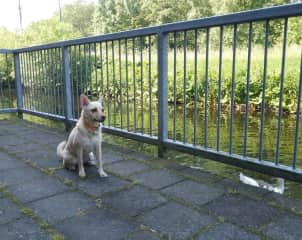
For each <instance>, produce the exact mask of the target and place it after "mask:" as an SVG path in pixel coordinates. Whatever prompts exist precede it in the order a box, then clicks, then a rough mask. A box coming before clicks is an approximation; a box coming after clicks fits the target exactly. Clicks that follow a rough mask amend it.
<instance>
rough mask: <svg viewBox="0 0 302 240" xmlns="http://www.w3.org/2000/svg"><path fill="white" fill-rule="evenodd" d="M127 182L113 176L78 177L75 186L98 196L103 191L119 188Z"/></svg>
mask: <svg viewBox="0 0 302 240" xmlns="http://www.w3.org/2000/svg"><path fill="white" fill-rule="evenodd" d="M78 178H79V177H78ZM127 184H129V182H127V181H125V180H122V179H120V178H118V177H115V176H108V177H106V178H101V177H99V176H97V177H95V178H88V179H80V180H78V181H77V183H76V185H75V186H76V187H77V188H79V189H81V190H82V191H84V192H86V193H88V194H90V195H93V196H100V195H102V194H104V193H108V192H114V191H117V190H120V189H122V188H124V187H125V186H127Z"/></svg>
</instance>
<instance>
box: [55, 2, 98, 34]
mask: <svg viewBox="0 0 302 240" xmlns="http://www.w3.org/2000/svg"><path fill="white" fill-rule="evenodd" d="M94 12H95V5H94V3H86V2H83V0H77V1H76V2H75V3H73V4H66V5H64V6H63V8H62V22H63V23H65V24H69V25H71V27H72V29H73V31H74V32H75V33H76V34H75V36H76V37H85V36H90V35H93V34H94V24H93V20H94ZM58 14H59V13H56V15H58Z"/></svg>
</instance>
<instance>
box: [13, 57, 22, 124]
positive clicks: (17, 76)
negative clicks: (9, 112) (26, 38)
mask: <svg viewBox="0 0 302 240" xmlns="http://www.w3.org/2000/svg"><path fill="white" fill-rule="evenodd" d="M14 70H15V79H16V80H15V81H16V95H17V110H18V118H20V119H23V112H22V109H23V90H22V82H21V71H20V57H19V53H14Z"/></svg>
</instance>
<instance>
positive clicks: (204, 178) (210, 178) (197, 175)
mask: <svg viewBox="0 0 302 240" xmlns="http://www.w3.org/2000/svg"><path fill="white" fill-rule="evenodd" d="M179 173H181V174H184V175H185V176H188V177H190V178H193V179H196V180H198V181H201V182H203V183H214V182H217V181H220V180H221V178H219V177H218V176H216V175H214V174H211V173H208V172H205V171H203V170H201V169H194V168H185V169H182V170H181V171H179Z"/></svg>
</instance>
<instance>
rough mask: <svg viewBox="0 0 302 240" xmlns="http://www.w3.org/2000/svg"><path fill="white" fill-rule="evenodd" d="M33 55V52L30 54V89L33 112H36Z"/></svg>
mask: <svg viewBox="0 0 302 240" xmlns="http://www.w3.org/2000/svg"><path fill="white" fill-rule="evenodd" d="M32 53H33V52H29V65H30V68H29V69H30V78H31V79H30V89H31V91H30V92H31V94H30V96H31V99H30V100H31V110H33V111H34V110H35V108H34V106H35V105H34V94H35V91H34V89H33V85H34V84H33V80H34V73H33V71H34V70H33V56H32Z"/></svg>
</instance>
